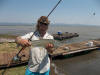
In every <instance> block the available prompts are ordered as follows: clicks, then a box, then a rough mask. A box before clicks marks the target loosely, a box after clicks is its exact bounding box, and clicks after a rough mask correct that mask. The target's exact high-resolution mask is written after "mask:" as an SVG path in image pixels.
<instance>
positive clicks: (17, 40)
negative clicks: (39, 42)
mask: <svg viewBox="0 0 100 75" xmlns="http://www.w3.org/2000/svg"><path fill="white" fill-rule="evenodd" d="M16 43H18V44H20V45H22V46H30V45H31V42H29V41H28V40H26V39H22V38H20V37H17V38H16Z"/></svg>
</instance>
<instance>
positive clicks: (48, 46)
mask: <svg viewBox="0 0 100 75" xmlns="http://www.w3.org/2000/svg"><path fill="white" fill-rule="evenodd" d="M53 48H54V45H53V44H51V43H48V44H47V46H46V49H47V51H48V52H50V53H52V52H53V50H52V49H53Z"/></svg>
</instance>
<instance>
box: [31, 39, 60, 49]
mask: <svg viewBox="0 0 100 75" xmlns="http://www.w3.org/2000/svg"><path fill="white" fill-rule="evenodd" d="M49 43H50V44H53V45H54V47H55V48H57V47H58V46H60V44H59V43H60V42H58V41H56V40H53V39H41V40H34V41H32V42H31V47H46V45H47V44H49Z"/></svg>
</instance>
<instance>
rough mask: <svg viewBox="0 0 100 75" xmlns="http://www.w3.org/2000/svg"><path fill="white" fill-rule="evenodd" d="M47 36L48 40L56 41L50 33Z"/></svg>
mask: <svg viewBox="0 0 100 75" xmlns="http://www.w3.org/2000/svg"><path fill="white" fill-rule="evenodd" d="M46 35H47V36H48V39H54V38H53V36H52V35H51V34H50V33H48V32H47V33H46Z"/></svg>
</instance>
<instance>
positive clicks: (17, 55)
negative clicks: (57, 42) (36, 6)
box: [2, 0, 62, 75]
mask: <svg viewBox="0 0 100 75" xmlns="http://www.w3.org/2000/svg"><path fill="white" fill-rule="evenodd" d="M61 1H62V0H59V1H58V2H57V4H56V5H55V6H54V8H53V9H52V10H51V11H50V13H49V14H48V15H47V18H48V17H49V16H50V15H51V13H52V12H53V11H54V10H55V8H56V7H57V6H58V5H59V4H60V2H61ZM33 35H34V33H33V34H32V36H31V37H30V38H29V39H28V41H31V39H32V37H33ZM25 48H26V46H23V47H22V48H21V49H20V50H19V52H18V53H17V54H16V56H14V57H13V58H12V60H11V61H10V62H9V64H8V65H7V67H10V65H11V63H12V62H13V61H16V60H18V61H19V60H20V57H19V54H20V52H21V51H22V50H24V49H25ZM6 70H7V68H6V69H5V70H4V71H3V72H2V75H4V73H5V72H6Z"/></svg>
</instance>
